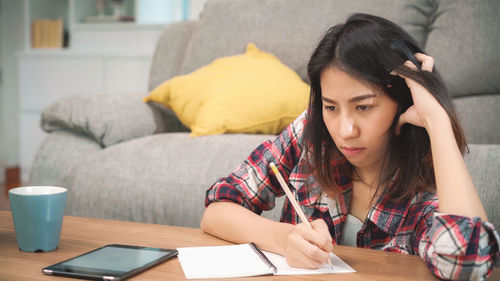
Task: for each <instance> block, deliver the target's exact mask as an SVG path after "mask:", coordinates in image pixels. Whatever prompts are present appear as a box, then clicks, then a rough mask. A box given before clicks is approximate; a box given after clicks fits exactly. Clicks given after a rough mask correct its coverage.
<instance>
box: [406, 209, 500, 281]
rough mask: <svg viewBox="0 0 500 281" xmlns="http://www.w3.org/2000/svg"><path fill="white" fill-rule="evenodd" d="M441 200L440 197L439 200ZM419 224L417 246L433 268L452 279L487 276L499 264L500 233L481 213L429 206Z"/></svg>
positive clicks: (423, 257) (438, 274)
mask: <svg viewBox="0 0 500 281" xmlns="http://www.w3.org/2000/svg"><path fill="white" fill-rule="evenodd" d="M435 202H436V204H437V201H435ZM428 207H429V208H427V209H428V212H426V214H425V216H424V218H423V219H422V220H421V221H420V222H419V224H418V225H417V235H416V237H415V239H416V241H415V244H414V245H415V247H418V253H419V255H420V257H421V258H422V259H423V260H424V261H425V263H426V265H427V267H428V268H429V269H430V270H431V272H432V273H433V274H434V275H436V276H437V277H439V278H442V279H451V280H484V279H486V278H487V277H488V276H489V275H491V273H492V271H493V268H494V267H495V266H498V265H499V258H500V253H499V242H500V239H499V236H498V232H497V231H496V230H495V227H494V226H493V224H491V223H489V222H484V221H482V220H481V219H480V218H479V217H474V218H471V217H465V216H458V215H450V214H442V213H438V212H437V211H436V210H437V205H434V206H428Z"/></svg>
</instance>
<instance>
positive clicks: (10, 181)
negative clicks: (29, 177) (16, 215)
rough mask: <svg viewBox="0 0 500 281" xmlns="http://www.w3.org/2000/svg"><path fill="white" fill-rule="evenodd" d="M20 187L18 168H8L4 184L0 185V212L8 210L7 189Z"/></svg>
mask: <svg viewBox="0 0 500 281" xmlns="http://www.w3.org/2000/svg"><path fill="white" fill-rule="evenodd" d="M19 186H21V180H20V173H19V168H17V167H16V168H8V169H7V170H6V173H5V183H3V184H0V210H10V204H9V195H8V194H9V189H11V188H14V187H19Z"/></svg>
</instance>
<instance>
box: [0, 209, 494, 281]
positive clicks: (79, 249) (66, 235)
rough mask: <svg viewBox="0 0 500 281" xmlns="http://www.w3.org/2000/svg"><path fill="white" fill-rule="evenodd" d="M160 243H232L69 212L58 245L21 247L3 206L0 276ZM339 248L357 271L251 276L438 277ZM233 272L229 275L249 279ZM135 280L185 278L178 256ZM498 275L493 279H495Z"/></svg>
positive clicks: (38, 274)
mask: <svg viewBox="0 0 500 281" xmlns="http://www.w3.org/2000/svg"><path fill="white" fill-rule="evenodd" d="M112 243H117V244H130V245H138V246H150V247H160V248H174V249H175V248H177V247H187V246H213V245H227V244H230V243H228V242H225V241H223V240H220V239H218V238H215V237H213V236H210V235H207V234H205V233H203V232H202V231H201V230H200V229H195V228H186V227H175V226H166V225H158V224H145V223H134V222H123V221H115V220H104V219H94V218H82V217H71V216H66V217H64V221H63V227H62V233H61V240H60V243H59V247H58V249H57V250H55V251H52V252H47V253H27V252H22V251H20V250H19V249H18V248H17V243H16V235H15V231H14V225H13V222H12V217H11V213H10V212H8V211H0V280H9V281H15V280H56V281H57V280H77V279H66V278H62V277H54V276H46V275H43V274H42V271H41V270H42V268H43V267H45V266H48V265H51V264H54V263H57V262H60V261H62V260H65V259H68V258H71V257H73V256H76V255H78V254H81V253H84V252H87V251H89V250H92V249H95V248H97V247H100V246H103V245H106V244H112ZM334 253H335V254H336V255H337V256H339V257H340V258H341V259H342V260H344V261H345V262H346V263H347V264H349V265H350V266H352V267H353V268H354V269H355V270H356V271H357V272H356V273H345V274H335V275H331V274H326V275H301V276H261V277H251V280H332V279H335V280H384V281H389V280H398V281H401V280H437V278H435V277H434V276H433V275H432V274H431V273H430V271H429V270H428V269H427V267H426V266H425V265H424V263H423V261H422V260H421V259H420V258H419V257H416V256H407V255H402V254H394V253H387V252H383V251H376V250H367V249H359V248H354V247H346V246H336V247H334ZM245 279H250V278H234V279H225V280H245ZM130 280H185V277H184V273H183V271H182V268H181V265H180V263H179V261H178V259H177V258H175V259H171V260H168V261H166V262H164V263H162V264H160V265H158V266H156V267H154V268H152V269H150V270H147V271H145V272H142V273H140V274H138V275H136V276H134V277H133V278H131V279H130ZM492 280H494V279H492Z"/></svg>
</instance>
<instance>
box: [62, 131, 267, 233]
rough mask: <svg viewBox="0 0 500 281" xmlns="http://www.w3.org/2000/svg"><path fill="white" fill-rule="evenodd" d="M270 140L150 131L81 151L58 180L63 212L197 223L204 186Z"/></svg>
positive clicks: (206, 186)
mask: <svg viewBox="0 0 500 281" xmlns="http://www.w3.org/2000/svg"><path fill="white" fill-rule="evenodd" d="M274 138H276V136H270V135H237V134H233V135H217V136H208V137H199V138H190V137H189V135H188V133H168V134H156V135H152V136H147V137H143V138H138V139H134V140H131V141H128V142H124V143H120V144H117V145H114V146H111V147H108V148H106V149H103V150H101V151H99V152H97V153H91V154H86V155H81V156H82V157H79V162H78V165H77V166H76V167H75V168H74V169H72V171H71V172H70V173H68V174H67V175H66V177H65V179H64V183H63V184H64V185H63V186H66V187H68V189H69V190H68V202H67V208H66V209H67V214H69V215H78V216H85V217H101V218H109V219H118V220H127V221H141V222H149V223H160V224H168V225H180V226H189V227H199V225H200V220H201V217H202V215H203V212H204V211H205V204H204V202H205V192H206V190H207V189H208V188H209V187H210V186H211V185H212V184H213V183H215V181H216V180H217V179H218V178H220V177H225V176H227V175H229V173H231V171H232V170H234V169H235V168H236V167H237V166H238V165H239V164H240V163H241V162H242V161H243V160H244V159H246V157H247V156H248V155H249V154H250V152H251V151H252V150H253V149H255V148H256V147H257V146H258V145H259V144H261V143H262V142H264V141H266V140H269V139H274ZM60 145H63V146H64V145H69V144H65V143H63V142H61V143H60Z"/></svg>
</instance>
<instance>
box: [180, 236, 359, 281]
mask: <svg viewBox="0 0 500 281" xmlns="http://www.w3.org/2000/svg"><path fill="white" fill-rule="evenodd" d="M177 250H178V251H179V254H178V258H179V262H180V263H181V266H182V270H183V271H184V275H185V276H186V278H187V279H197V278H229V277H245V276H258V275H301V274H328V273H349V272H356V271H355V270H354V269H352V268H351V267H350V266H349V265H347V264H346V263H345V262H344V261H342V260H341V259H340V258H339V257H337V256H336V255H334V254H332V253H330V260H331V262H332V264H333V267H330V266H329V265H328V264H324V265H323V266H322V267H320V268H318V269H303V268H294V267H290V266H289V265H288V264H287V263H286V260H285V258H284V257H283V256H281V255H278V254H274V253H270V252H266V251H261V250H260V249H259V248H257V246H256V245H255V244H253V243H249V244H239V245H228V246H210V247H185V248H177Z"/></svg>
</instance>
